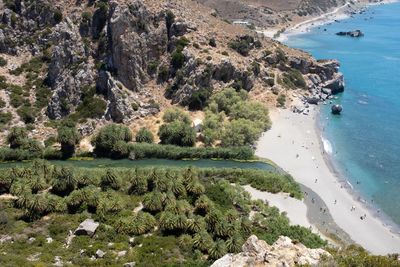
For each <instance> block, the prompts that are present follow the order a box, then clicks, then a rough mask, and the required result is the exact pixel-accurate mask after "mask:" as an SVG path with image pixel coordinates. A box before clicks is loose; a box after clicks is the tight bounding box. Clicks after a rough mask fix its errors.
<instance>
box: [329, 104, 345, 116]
mask: <svg viewBox="0 0 400 267" xmlns="http://www.w3.org/2000/svg"><path fill="white" fill-rule="evenodd" d="M331 110H332V114H335V115H339V114H340V113H341V112H342V110H343V107H342V106H341V105H333V106H332V108H331Z"/></svg>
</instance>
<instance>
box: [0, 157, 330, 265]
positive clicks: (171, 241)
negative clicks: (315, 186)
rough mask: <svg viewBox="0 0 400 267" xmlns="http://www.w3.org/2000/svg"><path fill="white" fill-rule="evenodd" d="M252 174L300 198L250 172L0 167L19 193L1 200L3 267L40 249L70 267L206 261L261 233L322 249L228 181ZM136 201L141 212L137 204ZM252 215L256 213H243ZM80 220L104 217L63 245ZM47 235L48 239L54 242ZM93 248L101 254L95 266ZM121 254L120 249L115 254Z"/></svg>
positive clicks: (5, 185) (0, 189) (45, 259)
mask: <svg viewBox="0 0 400 267" xmlns="http://www.w3.org/2000/svg"><path fill="white" fill-rule="evenodd" d="M224 177H227V178H228V179H229V180H225V179H224ZM250 177H260V179H263V180H265V181H268V182H267V183H265V184H264V185H265V186H266V189H267V187H269V186H272V187H271V188H270V189H271V192H275V191H276V190H279V188H278V187H276V185H280V188H282V189H284V190H286V189H289V191H290V192H291V193H292V194H293V195H298V196H300V194H301V193H300V190H299V189H298V188H296V184H295V183H294V182H293V180H290V179H287V178H285V177H284V176H282V175H279V174H270V173H267V172H262V171H256V170H237V169H220V170H215V169H193V168H185V169H173V168H163V169H151V168H137V169H124V168H118V169H106V170H104V169H77V168H74V169H73V170H72V169H68V168H65V167H63V168H60V167H56V166H51V165H50V164H48V163H47V162H44V161H35V162H33V163H32V166H31V167H28V168H14V169H1V170H0V193H1V194H7V193H9V194H12V195H14V196H16V197H17V198H16V199H15V200H8V201H7V200H2V201H1V202H0V208H1V211H2V212H1V218H2V220H1V222H2V223H1V225H0V234H8V235H12V236H13V237H14V242H12V243H10V242H5V243H3V244H0V252H1V253H2V257H1V258H0V265H2V266H9V265H16V264H18V265H20V266H24V265H26V264H28V262H27V257H29V256H31V255H33V254H36V253H40V255H39V256H38V261H37V262H35V264H38V265H49V264H52V262H53V261H54V256H56V255H59V256H61V257H62V260H63V261H64V262H66V261H71V263H72V265H73V266H93V265H94V264H95V265H96V266H104V265H112V266H114V265H118V266H119V265H122V264H123V263H125V262H131V261H135V262H136V265H137V266H154V265H160V266H165V265H168V266H177V265H179V266H209V265H210V263H211V262H212V261H214V260H215V259H216V258H219V257H221V256H223V254H225V253H227V252H238V251H239V250H240V247H241V245H242V244H243V242H244V241H245V240H246V239H247V238H248V237H249V236H250V235H251V234H257V233H263V237H262V238H264V239H265V240H266V241H267V242H269V243H272V242H274V241H275V240H276V239H277V238H278V237H279V235H282V234H285V235H288V236H289V237H291V238H293V239H294V238H298V236H300V235H301V236H300V239H298V240H299V241H300V242H303V243H304V244H306V245H307V246H308V247H321V246H324V245H325V242H324V241H322V240H321V239H320V238H319V237H317V236H316V235H315V234H313V233H311V232H310V231H309V230H308V229H305V228H302V227H295V226H291V225H290V224H289V221H288V219H287V218H286V217H285V215H284V214H281V213H280V212H279V211H278V210H277V209H276V208H273V207H269V206H267V205H266V204H264V203H263V202H262V201H252V200H251V199H250V197H249V194H248V193H246V192H245V191H244V190H243V189H242V188H241V187H240V186H235V185H231V184H230V183H231V182H238V183H239V182H240V183H243V184H245V183H248V181H246V180H247V179H250ZM268 190H269V189H268ZM139 203H141V204H142V205H143V209H142V210H137V209H136V210H135V208H136V207H138V206H140V204H139ZM134 210H135V211H134ZM251 211H252V212H254V216H249V215H250V212H251ZM44 216H46V220H42V218H43V217H44ZM86 218H93V219H94V220H95V221H97V222H99V223H100V226H99V228H98V230H97V232H96V234H95V235H94V236H93V237H88V236H77V237H75V238H74V239H73V240H72V242H71V245H70V246H69V247H68V248H65V246H64V244H65V240H66V238H67V236H68V233H69V231H70V230H72V231H73V230H74V229H76V228H77V226H78V225H79V223H80V222H82V221H83V220H85V219H86ZM132 236H134V240H130V237H132ZM31 237H33V238H34V239H32V240H33V241H32V242H31V241H30V242H27V240H28V239H29V238H31ZM47 237H51V238H52V239H53V242H52V243H51V244H48V243H46V238H47ZM110 243H112V244H111V245H110ZM131 247H134V249H130V248H131ZM97 249H101V250H103V251H104V252H106V255H105V257H104V258H99V259H97V260H96V261H95V262H93V261H91V260H90V258H91V257H92V256H93V255H94V254H95V252H96V250H97ZM81 250H83V252H81ZM122 250H126V251H127V253H126V255H125V256H122V257H116V255H117V253H118V252H119V251H122Z"/></svg>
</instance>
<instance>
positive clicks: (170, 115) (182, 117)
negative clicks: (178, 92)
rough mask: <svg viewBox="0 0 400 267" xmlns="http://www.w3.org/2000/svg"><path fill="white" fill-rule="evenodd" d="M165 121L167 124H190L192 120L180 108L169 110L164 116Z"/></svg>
mask: <svg viewBox="0 0 400 267" xmlns="http://www.w3.org/2000/svg"><path fill="white" fill-rule="evenodd" d="M163 121H164V122H166V123H170V122H175V121H181V122H184V123H186V124H190V123H191V122H192V120H191V119H190V117H189V115H188V114H187V113H186V112H184V111H183V110H181V109H179V108H169V109H167V110H166V111H165V113H164V115H163Z"/></svg>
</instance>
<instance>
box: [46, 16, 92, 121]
mask: <svg viewBox="0 0 400 267" xmlns="http://www.w3.org/2000/svg"><path fill="white" fill-rule="evenodd" d="M52 39H53V42H54V43H55V44H57V46H56V47H55V48H54V49H53V54H52V57H51V63H50V66H49V72H48V82H49V84H50V86H51V88H52V90H53V96H52V98H51V100H50V103H49V106H48V108H47V114H48V116H49V117H50V118H51V119H60V118H62V117H64V116H66V115H68V114H69V113H71V112H72V111H73V109H74V108H75V107H76V106H77V105H78V104H79V103H80V98H81V93H82V87H85V86H91V85H93V84H94V65H93V63H91V62H90V61H89V60H88V55H86V52H85V49H84V47H85V46H84V44H83V40H82V38H81V36H80V35H79V29H78V27H77V26H76V25H75V24H74V23H72V21H71V20H69V19H68V18H67V19H66V21H65V22H62V23H60V24H58V25H57V26H56V29H55V31H54V34H53V36H52Z"/></svg>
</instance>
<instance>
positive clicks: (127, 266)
mask: <svg viewBox="0 0 400 267" xmlns="http://www.w3.org/2000/svg"><path fill="white" fill-rule="evenodd" d="M123 266H124V267H135V266H136V262H134V261H132V262H127V263H124V265H123Z"/></svg>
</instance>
